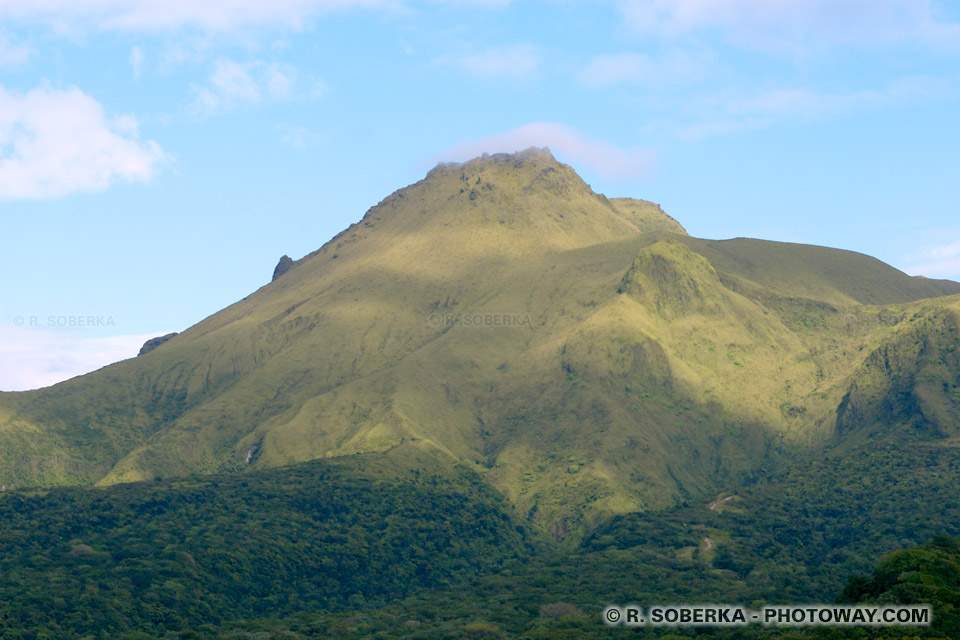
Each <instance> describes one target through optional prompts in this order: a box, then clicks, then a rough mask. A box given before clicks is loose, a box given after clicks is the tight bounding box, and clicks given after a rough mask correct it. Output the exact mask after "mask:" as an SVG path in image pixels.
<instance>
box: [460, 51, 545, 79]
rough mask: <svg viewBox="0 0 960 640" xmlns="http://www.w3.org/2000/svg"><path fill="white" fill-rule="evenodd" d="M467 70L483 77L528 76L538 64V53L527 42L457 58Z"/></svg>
mask: <svg viewBox="0 0 960 640" xmlns="http://www.w3.org/2000/svg"><path fill="white" fill-rule="evenodd" d="M458 62H459V64H460V66H462V67H463V68H464V69H466V70H467V71H468V72H470V73H472V74H475V75H478V76H482V77H485V78H500V77H513V78H522V77H524V76H528V75H530V74H531V73H533V72H534V71H536V69H537V67H538V66H540V55H539V54H538V53H537V51H536V49H535V48H534V47H533V46H532V45H529V44H519V45H513V46H509V47H504V48H501V49H490V50H487V51H483V52H481V53H476V54H473V55H467V56H464V57H462V58H460V59H459V60H458Z"/></svg>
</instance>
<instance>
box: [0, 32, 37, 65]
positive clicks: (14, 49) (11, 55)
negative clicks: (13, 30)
mask: <svg viewBox="0 0 960 640" xmlns="http://www.w3.org/2000/svg"><path fill="white" fill-rule="evenodd" d="M32 53H33V50H32V49H31V48H30V47H29V46H27V45H25V44H20V43H17V42H14V41H12V40H11V39H10V38H8V37H7V36H5V35H3V34H0V67H17V66H20V65H21V64H23V63H24V62H26V61H27V60H28V59H29V58H30V54H32Z"/></svg>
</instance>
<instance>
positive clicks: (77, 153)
mask: <svg viewBox="0 0 960 640" xmlns="http://www.w3.org/2000/svg"><path fill="white" fill-rule="evenodd" d="M166 158H167V156H166V155H165V154H164V152H163V150H162V149H161V148H160V146H159V145H157V143H155V142H153V141H141V140H140V139H139V136H138V133H137V121H136V120H135V119H134V118H132V117H130V116H121V117H114V118H108V117H107V116H106V114H105V113H104V109H103V106H102V105H101V104H100V103H99V102H97V101H96V100H94V99H93V98H91V97H90V96H88V95H87V94H85V93H83V92H82V91H80V90H79V89H77V88H72V89H67V90H60V89H52V88H50V87H49V86H48V85H46V84H42V85H40V86H39V87H37V88H35V89H33V90H31V91H30V92H29V93H27V94H25V95H17V94H14V93H10V92H8V91H7V90H6V89H4V88H3V87H2V86H0V199H2V198H8V199H44V198H55V197H60V196H65V195H68V194H71V193H76V192H96V191H103V190H104V189H106V188H107V187H109V186H110V185H111V184H112V183H114V182H116V181H117V180H123V181H128V182H145V181H148V180H150V179H151V178H152V177H153V176H154V175H155V174H156V172H157V170H158V167H159V165H160V164H161V163H162V162H163V161H164V160H165V159H166Z"/></svg>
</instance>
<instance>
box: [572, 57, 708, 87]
mask: <svg viewBox="0 0 960 640" xmlns="http://www.w3.org/2000/svg"><path fill="white" fill-rule="evenodd" d="M713 67H715V64H714V60H713V56H712V55H709V54H707V53H697V52H693V51H673V52H670V53H668V54H665V55H662V56H659V57H653V56H649V55H647V54H644V53H629V52H628V53H614V54H608V55H598V56H594V57H593V58H591V59H590V62H589V63H588V64H587V66H586V67H584V69H583V70H582V71H581V72H580V74H579V80H580V82H581V83H583V84H585V85H587V86H589V87H593V88H602V87H610V86H613V85H617V84H622V83H632V84H644V85H663V84H678V83H688V82H691V81H694V80H698V79H700V78H703V77H704V76H705V75H708V74H710V73H711V70H712V69H713Z"/></svg>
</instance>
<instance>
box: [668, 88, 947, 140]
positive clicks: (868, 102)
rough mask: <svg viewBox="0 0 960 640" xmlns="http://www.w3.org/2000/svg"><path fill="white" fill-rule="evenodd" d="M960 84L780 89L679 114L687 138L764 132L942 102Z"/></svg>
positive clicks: (708, 101)
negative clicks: (784, 125)
mask: <svg viewBox="0 0 960 640" xmlns="http://www.w3.org/2000/svg"><path fill="white" fill-rule="evenodd" d="M958 85H960V79H957V78H931V77H923V76H916V77H906V78H899V79H896V80H894V81H892V82H890V83H889V84H887V85H886V86H884V87H880V88H878V89H864V90H860V91H850V92H834V93H830V92H825V91H820V90H817V89H808V88H780V89H770V90H767V91H763V92H759V93H756V94H754V95H751V96H731V95H715V96H711V97H707V98H701V99H699V100H694V101H691V102H690V103H689V104H687V105H686V106H685V107H684V110H683V112H682V113H680V114H678V115H677V118H678V119H677V121H676V122H677V125H676V130H677V132H678V133H679V135H680V136H681V137H684V138H691V139H695V138H701V137H705V136H709V135H713V134H718V133H728V132H732V131H738V130H742V129H759V128H763V127H766V126H770V125H772V124H775V123H777V122H781V121H811V120H817V119H823V118H833V117H841V116H845V115H849V114H852V113H858V112H862V111H864V110H869V109H877V108H895V107H901V106H908V105H911V104H919V103H923V102H927V101H930V100H937V99H942V98H945V97H949V96H953V95H955V94H956V93H957V90H958Z"/></svg>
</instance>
